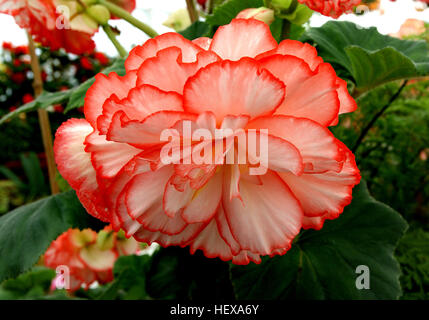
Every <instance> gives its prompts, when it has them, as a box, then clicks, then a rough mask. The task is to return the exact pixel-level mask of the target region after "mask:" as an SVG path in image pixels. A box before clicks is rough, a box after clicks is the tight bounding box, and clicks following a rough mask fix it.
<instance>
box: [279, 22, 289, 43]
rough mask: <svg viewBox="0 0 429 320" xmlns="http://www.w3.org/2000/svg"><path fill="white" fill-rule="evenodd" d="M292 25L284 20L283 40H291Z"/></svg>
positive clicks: (281, 37)
mask: <svg viewBox="0 0 429 320" xmlns="http://www.w3.org/2000/svg"><path fill="white" fill-rule="evenodd" d="M290 28H291V24H290V21H289V20H283V26H282V34H281V36H280V39H281V40H285V39H289V36H290Z"/></svg>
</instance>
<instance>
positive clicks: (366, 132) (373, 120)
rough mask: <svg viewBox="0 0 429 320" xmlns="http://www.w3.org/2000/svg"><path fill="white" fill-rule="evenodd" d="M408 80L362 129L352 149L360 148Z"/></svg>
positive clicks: (354, 150) (406, 81)
mask: <svg viewBox="0 0 429 320" xmlns="http://www.w3.org/2000/svg"><path fill="white" fill-rule="evenodd" d="M407 83H408V80H405V81H404V82H403V83H402V85H401V86H400V87H399V89H398V91H396V93H395V94H394V95H393V96H391V97H390V99H389V101H388V102H387V103H386V104H385V105H384V106H383V108H381V110H380V111H379V112H377V113H376V114H375V116H374V117H373V118H372V119H371V121H370V122H369V123H368V124H367V126H366V127H365V128H364V129H363V130H362V132H361V134H360V136H359V138H358V139H357V140H356V143H355V145H354V147H353V149H352V151H353V153H355V152H356V150H357V149H358V148H359V146H360V145H361V144H362V141H363V139H365V137H366V135H367V134H368V132H369V130H370V129H371V128H372V127H373V126H374V124H375V122H376V121H377V120H378V118H380V117H381V116H382V115H383V113H384V112H386V110H387V109H388V108H389V107H390V106H391V105H392V103H393V102H394V101H395V100H396V99H397V98H398V97H399V96H400V94H401V92H402V90H404V88H405V86H406V85H407Z"/></svg>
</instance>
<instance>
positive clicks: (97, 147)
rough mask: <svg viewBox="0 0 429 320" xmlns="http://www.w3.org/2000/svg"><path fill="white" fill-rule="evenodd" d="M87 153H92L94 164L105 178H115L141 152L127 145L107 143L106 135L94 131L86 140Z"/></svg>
mask: <svg viewBox="0 0 429 320" xmlns="http://www.w3.org/2000/svg"><path fill="white" fill-rule="evenodd" d="M85 145H86V147H85V151H86V152H89V153H91V159H92V164H93V167H94V168H95V170H96V171H97V173H98V174H99V175H100V176H101V177H103V178H111V177H113V176H115V175H116V174H117V173H118V172H119V170H121V169H122V167H123V166H125V165H126V164H127V163H128V161H130V160H131V159H133V158H134V156H136V155H137V154H139V153H140V152H141V149H137V148H135V147H133V146H130V145H129V144H126V143H117V142H114V141H107V140H106V136H105V135H101V134H100V133H99V132H98V131H94V132H93V133H91V134H90V135H88V136H87V138H86V139H85Z"/></svg>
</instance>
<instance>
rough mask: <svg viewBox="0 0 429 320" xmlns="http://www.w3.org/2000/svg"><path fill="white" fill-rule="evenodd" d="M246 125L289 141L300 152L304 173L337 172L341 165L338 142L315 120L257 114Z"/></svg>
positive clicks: (341, 152) (341, 159) (340, 152)
mask: <svg viewBox="0 0 429 320" xmlns="http://www.w3.org/2000/svg"><path fill="white" fill-rule="evenodd" d="M246 128H249V129H250V128H253V129H258V130H260V129H268V130H269V133H270V134H271V135H273V136H276V137H279V138H282V139H284V140H286V141H289V142H290V143H292V144H293V145H294V146H295V147H296V148H297V149H298V150H299V153H300V154H301V157H302V161H303V163H304V166H305V168H306V170H305V171H306V172H309V171H311V172H323V171H326V170H332V171H336V172H338V171H340V170H341V168H342V165H343V163H342V162H343V160H344V152H343V151H342V147H341V145H340V144H339V143H338V140H337V139H335V137H334V135H333V134H332V133H331V132H330V131H329V130H328V129H327V128H325V127H323V126H321V125H320V124H318V123H317V122H315V121H312V120H309V119H304V118H295V117H291V116H273V117H260V118H256V119H255V120H253V121H251V122H250V123H249V124H248V125H247V127H246ZM310 169H311V170H310Z"/></svg>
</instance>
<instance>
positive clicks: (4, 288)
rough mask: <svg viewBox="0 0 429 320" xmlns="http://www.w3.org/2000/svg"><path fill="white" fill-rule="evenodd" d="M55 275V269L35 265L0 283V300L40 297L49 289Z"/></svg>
mask: <svg viewBox="0 0 429 320" xmlns="http://www.w3.org/2000/svg"><path fill="white" fill-rule="evenodd" d="M54 277H55V271H54V270H52V269H48V268H45V267H40V266H38V267H34V268H33V269H32V270H31V271H29V272H26V273H24V274H22V275H20V276H19V277H17V278H16V279H9V280H6V281H4V282H3V283H2V284H1V285H0V300H6V299H7V300H11V299H35V298H40V297H42V296H43V295H45V294H46V293H47V292H48V291H49V288H50V285H51V282H52V279H53V278H54Z"/></svg>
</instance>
